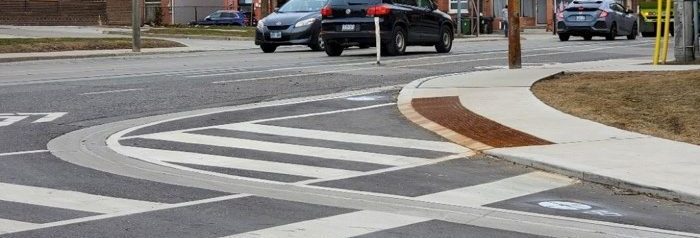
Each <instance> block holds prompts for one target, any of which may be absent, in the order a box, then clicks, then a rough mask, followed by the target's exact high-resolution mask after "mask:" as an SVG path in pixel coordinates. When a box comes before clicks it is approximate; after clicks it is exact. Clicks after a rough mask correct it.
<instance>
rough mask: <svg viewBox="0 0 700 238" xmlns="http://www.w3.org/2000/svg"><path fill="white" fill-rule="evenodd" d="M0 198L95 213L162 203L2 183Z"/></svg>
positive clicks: (120, 210) (145, 207)
mask: <svg viewBox="0 0 700 238" xmlns="http://www.w3.org/2000/svg"><path fill="white" fill-rule="evenodd" d="M0 191H2V192H0V200H2V201H9V202H18V203H25V204H32V205H40V206H47V207H56V208H63V209H69V210H77V211H86V212H94V213H116V212H122V211H126V210H133V209H149V208H154V207H157V206H160V205H162V204H161V203H154V202H146V201H138V200H131V199H124V198H115V197H107V196H100V195H93V194H88V193H82V192H74V191H65V190H57V189H50V188H41V187H33V186H24V185H16V184H8V183H0Z"/></svg>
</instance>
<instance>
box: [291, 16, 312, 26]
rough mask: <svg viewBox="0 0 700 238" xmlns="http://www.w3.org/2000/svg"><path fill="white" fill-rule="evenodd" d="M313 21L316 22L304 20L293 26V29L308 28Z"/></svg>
mask: <svg viewBox="0 0 700 238" xmlns="http://www.w3.org/2000/svg"><path fill="white" fill-rule="evenodd" d="M315 21H316V18H311V19H306V20H303V21H300V22H297V24H294V27H297V28H298V27H305V26H309V25H311V24H314V22H315Z"/></svg>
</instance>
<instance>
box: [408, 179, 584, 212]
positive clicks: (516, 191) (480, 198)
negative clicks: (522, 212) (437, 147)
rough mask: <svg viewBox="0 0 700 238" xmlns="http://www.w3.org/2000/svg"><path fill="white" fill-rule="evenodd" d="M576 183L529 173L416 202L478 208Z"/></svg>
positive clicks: (440, 193) (426, 197)
mask: <svg viewBox="0 0 700 238" xmlns="http://www.w3.org/2000/svg"><path fill="white" fill-rule="evenodd" d="M575 182H576V180H574V179H571V178H568V177H564V176H560V175H555V174H549V173H545V172H539V171H538V172H531V173H527V174H523V175H519V176H515V177H510V178H505V179H502V180H498V181H494V182H490V183H483V184H479V185H475V186H469V187H464V188H459V189H454V190H448V191H443V192H439V193H433V194H428V195H424V196H420V197H418V198H417V199H419V200H423V201H428V202H435V203H443V204H450V205H459V206H468V207H478V206H483V205H486V204H490V203H494V202H499V201H503V200H508V199H511V198H516V197H520V196H525V195H528V194H533V193H538V192H543V191H547V190H550V189H555V188H559V187H564V186H569V185H572V184H574V183H575Z"/></svg>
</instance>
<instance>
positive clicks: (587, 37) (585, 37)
mask: <svg viewBox="0 0 700 238" xmlns="http://www.w3.org/2000/svg"><path fill="white" fill-rule="evenodd" d="M583 40H585V41H589V40H593V36H591V35H588V36H583Z"/></svg>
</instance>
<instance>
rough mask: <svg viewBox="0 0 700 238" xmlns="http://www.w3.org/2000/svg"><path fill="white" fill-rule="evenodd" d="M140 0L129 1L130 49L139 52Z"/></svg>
mask: <svg viewBox="0 0 700 238" xmlns="http://www.w3.org/2000/svg"><path fill="white" fill-rule="evenodd" d="M140 1H141V0H132V2H131V30H132V33H131V34H132V38H133V39H132V51H133V52H141V6H140V5H141V4H139V2H140Z"/></svg>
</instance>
